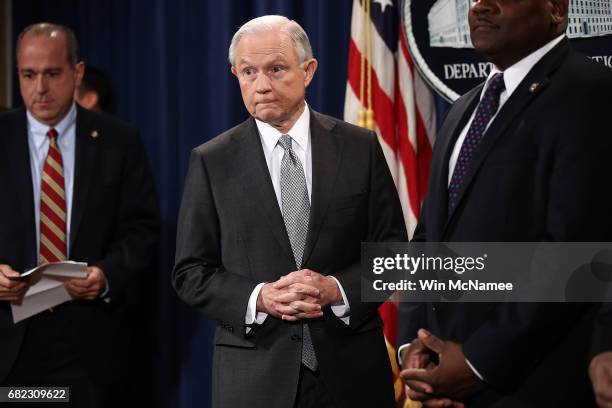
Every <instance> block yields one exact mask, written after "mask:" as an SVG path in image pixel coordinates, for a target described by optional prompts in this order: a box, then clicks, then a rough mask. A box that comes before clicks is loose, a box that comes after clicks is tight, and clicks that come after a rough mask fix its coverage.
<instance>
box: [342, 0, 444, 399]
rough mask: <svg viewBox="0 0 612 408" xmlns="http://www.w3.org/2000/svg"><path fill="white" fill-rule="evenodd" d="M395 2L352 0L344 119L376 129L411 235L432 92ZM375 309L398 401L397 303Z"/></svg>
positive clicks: (425, 164) (430, 129) (427, 155)
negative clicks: (410, 47)
mask: <svg viewBox="0 0 612 408" xmlns="http://www.w3.org/2000/svg"><path fill="white" fill-rule="evenodd" d="M400 4H403V3H401V1H400V0H373V1H371V0H361V1H360V0H353V12H352V13H353V14H352V22H351V41H350V44H349V61H348V67H349V68H348V81H347V86H346V97H345V102H344V119H345V120H346V121H347V122H351V123H354V124H359V125H361V126H365V127H368V128H370V129H373V130H375V131H376V133H377V135H378V138H379V140H380V143H381V145H382V148H383V152H384V154H385V157H386V159H387V164H388V165H389V169H390V170H391V174H392V175H393V179H394V181H395V185H396V187H397V191H398V193H399V196H400V200H401V202H402V207H403V212H404V220H405V222H406V228H407V229H408V234H409V236H412V234H413V232H414V229H415V227H416V223H417V220H418V217H419V213H420V208H421V204H422V202H423V199H424V198H425V193H426V191H427V179H428V177H429V165H430V162H431V149H432V145H433V141H434V139H435V134H436V133H435V131H436V111H435V101H434V95H433V92H432V91H431V89H430V88H429V86H428V85H427V84H426V83H425V81H424V80H423V78H421V76H420V74H419V73H418V71H417V70H416V68H415V65H414V62H413V60H412V57H411V56H410V52H409V50H408V44H407V41H406V35H405V32H404V27H403V24H402V22H401V20H400V18H399V15H400V12H401V10H400V9H399V6H400ZM379 312H380V314H381V316H382V318H383V320H384V322H385V339H386V342H387V349H388V351H389V358H390V359H391V365H392V368H393V373H394V385H395V397H396V400H397V401H398V406H401V405H402V404H403V398H404V388H403V385H402V383H401V381H400V380H399V377H398V373H399V368H398V366H397V363H396V357H395V349H396V344H395V342H396V337H397V318H398V316H397V304H396V303H394V302H392V301H388V302H386V303H385V304H383V305H382V306H381V308H380V310H379Z"/></svg>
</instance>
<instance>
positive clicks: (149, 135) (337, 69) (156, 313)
mask: <svg viewBox="0 0 612 408" xmlns="http://www.w3.org/2000/svg"><path fill="white" fill-rule="evenodd" d="M351 10H352V0H333V1H330V0H294V1H290V0H259V1H255V0H251V1H244V0H226V1H218V0H178V1H176V0H175V1H170V0H147V1H144V0H82V1H78V0H19V1H13V27H14V33H15V36H14V37H15V38H16V35H17V33H18V32H19V31H21V29H22V28H24V27H25V26H26V25H28V24H31V23H34V22H39V21H52V22H57V23H62V24H66V25H68V26H70V27H72V28H73V29H74V30H75V32H76V34H77V37H78V39H79V43H80V56H81V58H82V59H83V60H84V61H85V62H86V63H87V64H91V65H94V66H97V67H99V68H101V69H103V70H105V71H106V72H108V73H109V74H110V76H111V78H112V80H113V83H114V91H115V102H114V106H113V107H112V109H111V113H113V114H115V115H117V116H119V117H121V118H123V119H124V120H127V121H129V122H131V123H132V124H134V125H135V126H137V127H138V128H139V129H140V130H141V133H142V137H143V139H144V142H145V145H146V147H147V150H148V154H149V158H150V161H151V163H152V167H153V172H154V176H155V179H156V185H157V191H158V195H159V199H160V206H161V214H162V220H163V230H162V246H161V251H160V254H159V258H160V259H159V265H160V268H159V272H155V273H153V272H152V274H151V276H152V279H155V280H156V282H153V283H154V285H151V286H152V287H154V288H155V290H156V293H153V294H152V298H154V299H156V301H155V303H152V305H151V308H152V310H151V311H150V314H151V315H150V316H153V317H154V320H155V321H156V323H157V324H156V333H155V334H154V335H152V336H151V339H150V342H151V343H152V344H154V345H155V364H156V369H157V375H156V377H157V378H156V380H157V381H158V382H159V385H158V386H155V387H151V389H150V392H156V391H154V389H158V390H159V398H160V401H161V402H160V405H161V406H163V407H181V408H187V407H208V406H210V396H211V370H210V368H211V350H212V336H213V324H212V323H211V322H210V321H207V320H206V319H204V318H203V317H202V316H201V315H198V314H197V313H195V312H193V311H192V310H190V309H189V308H187V307H186V306H184V305H182V304H181V303H180V302H179V301H178V299H177V297H176V296H175V294H174V291H173V290H172V288H171V286H170V271H171V269H172V264H173V259H174V240H175V233H176V218H177V213H178V207H179V203H180V197H181V194H182V190H183V181H184V177H185V174H186V171H187V164H188V158H189V152H190V150H191V149H192V148H193V147H195V146H197V145H199V144H201V143H204V142H206V141H207V140H209V139H211V138H212V137H214V136H215V135H217V134H219V133H220V132H222V131H224V130H226V129H228V128H230V127H232V126H234V125H236V124H238V123H240V122H241V121H243V120H244V119H245V118H246V117H247V112H246V110H245V109H244V105H243V103H242V99H241V97H240V92H239V88H238V84H237V81H236V80H235V78H234V77H233V76H232V75H231V73H230V71H229V64H228V62H227V47H228V45H229V43H230V40H231V37H232V35H233V33H234V32H235V31H236V29H238V27H239V26H240V25H242V24H243V23H244V22H246V21H247V20H249V19H251V18H253V17H256V16H260V15H264V14H282V15H286V16H288V17H290V18H293V19H295V20H296V21H298V22H299V23H300V24H301V25H302V26H303V27H304V28H305V30H306V31H307V32H308V34H309V36H310V40H311V42H312V46H313V50H314V53H315V56H316V57H317V58H318V60H319V70H318V72H317V74H316V76H315V79H314V81H313V83H312V84H311V86H310V88H309V90H308V93H307V100H308V101H309V103H310V104H311V105H312V106H313V107H314V108H315V109H316V110H318V111H321V112H324V113H327V114H329V115H333V116H336V117H340V118H341V117H342V114H343V104H344V89H345V84H346V72H347V67H346V64H347V46H348V41H349V36H350V21H351ZM15 78H16V77H15ZM15 84H16V82H15ZM14 89H15V90H16V92H14V94H15V98H14V105H15V106H18V105H20V104H21V101H20V97H19V94H18V92H17V90H18V87H17V86H16V85H15V87H14ZM439 105H440V106H441V107H442V108H445V103H444V102H442V101H439ZM444 110H445V109H444ZM152 256H154V254H152ZM236 387H237V389H239V387H240V384H236Z"/></svg>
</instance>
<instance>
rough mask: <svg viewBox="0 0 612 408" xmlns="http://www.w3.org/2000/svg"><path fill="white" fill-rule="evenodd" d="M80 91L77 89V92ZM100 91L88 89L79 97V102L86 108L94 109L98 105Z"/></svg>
mask: <svg viewBox="0 0 612 408" xmlns="http://www.w3.org/2000/svg"><path fill="white" fill-rule="evenodd" d="M78 93H79V92H78V91H77V92H76V94H78ZM98 99H99V97H98V93H97V92H94V91H87V92H85V95H83V96H82V97H77V98H76V100H77V103H78V104H79V105H81V106H82V107H84V108H85V109H89V110H93V109H95V108H96V107H97V106H98Z"/></svg>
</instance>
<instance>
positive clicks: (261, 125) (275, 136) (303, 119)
mask: <svg viewBox="0 0 612 408" xmlns="http://www.w3.org/2000/svg"><path fill="white" fill-rule="evenodd" d="M255 123H256V124H257V129H258V130H259V134H260V135H261V139H262V140H263V143H264V145H265V147H266V150H267V151H269V152H271V151H272V150H274V148H275V147H276V144H277V143H278V140H279V139H280V137H281V136H282V135H283V134H284V133H281V132H279V131H278V130H277V129H276V128H274V127H273V126H272V125H270V124H268V123H266V122H262V121H260V120H259V119H255ZM309 132H310V110H309V109H308V104H307V103H304V111H303V112H302V114H301V115H300V117H299V118H298V120H297V121H296V122H295V124H294V125H293V127H292V128H291V129H290V130H289V132H287V134H288V135H289V136H291V139H293V141H294V142H295V143H297V144H298V146H300V148H302V149H303V150H304V151H305V152H307V151H308V143H309V137H308V135H309Z"/></svg>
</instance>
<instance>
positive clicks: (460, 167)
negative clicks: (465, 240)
mask: <svg viewBox="0 0 612 408" xmlns="http://www.w3.org/2000/svg"><path fill="white" fill-rule="evenodd" d="M504 89H506V86H505V84H504V74H503V73H501V72H500V73H498V74H495V75H494V76H493V78H491V80H490V81H489V84H488V86H487V89H486V91H485V93H484V95H483V97H482V100H481V101H480V103H479V104H478V107H477V108H476V114H475V115H474V120H473V121H472V124H471V125H470V128H469V129H468V132H467V135H466V137H465V140H464V141H463V144H462V145H461V150H460V151H459V157H458V158H457V164H456V165H455V170H454V172H453V177H452V178H451V182H450V184H449V186H448V213H449V214H450V213H451V212H452V211H453V210H454V209H455V206H456V205H457V200H458V198H459V191H460V190H461V186H462V185H463V181H464V179H465V175H466V173H467V170H468V168H469V165H470V161H471V160H472V157H473V156H474V152H475V151H476V148H477V147H478V144H479V143H480V140H481V139H482V136H483V135H484V132H485V130H486V129H487V126H488V124H489V122H490V121H491V118H492V117H493V116H494V115H495V113H496V112H497V109H498V108H499V96H500V95H501V93H502V92H503V91H504Z"/></svg>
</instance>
